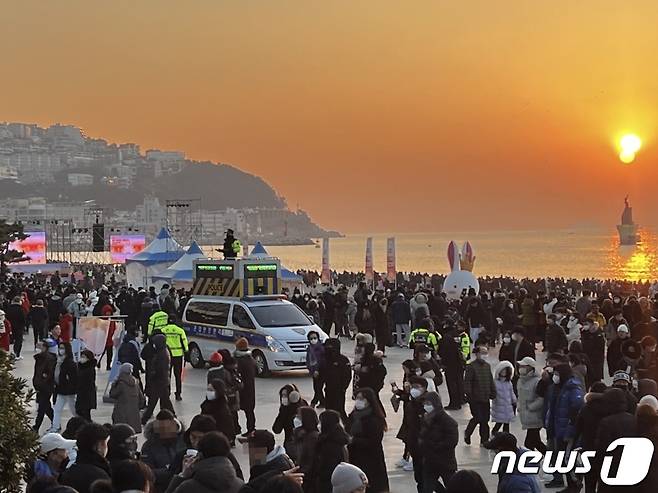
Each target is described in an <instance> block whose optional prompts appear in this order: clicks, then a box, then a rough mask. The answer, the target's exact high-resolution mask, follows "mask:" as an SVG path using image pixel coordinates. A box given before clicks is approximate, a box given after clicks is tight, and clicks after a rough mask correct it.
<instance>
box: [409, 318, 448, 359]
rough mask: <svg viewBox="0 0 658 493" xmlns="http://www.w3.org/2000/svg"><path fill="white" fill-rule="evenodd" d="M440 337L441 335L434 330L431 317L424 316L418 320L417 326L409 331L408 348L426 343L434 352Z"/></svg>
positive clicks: (436, 349)
mask: <svg viewBox="0 0 658 493" xmlns="http://www.w3.org/2000/svg"><path fill="white" fill-rule="evenodd" d="M440 339H441V335H440V334H437V333H436V332H435V331H434V323H433V322H432V319H431V318H429V317H426V318H424V319H422V320H421V321H420V322H418V326H417V328H415V329H414V330H413V331H412V332H411V335H410V336H409V348H411V349H413V348H414V345H416V344H426V345H427V346H429V348H430V349H431V350H432V352H433V353H435V354H436V352H437V351H438V349H439V340H440Z"/></svg>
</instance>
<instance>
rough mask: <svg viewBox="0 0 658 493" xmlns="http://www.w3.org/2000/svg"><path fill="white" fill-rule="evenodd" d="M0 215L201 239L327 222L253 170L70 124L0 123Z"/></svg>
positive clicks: (282, 232)
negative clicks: (291, 202)
mask: <svg viewBox="0 0 658 493" xmlns="http://www.w3.org/2000/svg"><path fill="white" fill-rule="evenodd" d="M0 197H2V200H0V214H1V215H2V217H5V218H7V219H8V220H16V221H22V222H24V223H26V224H28V225H29V226H30V227H34V228H39V227H40V226H41V227H42V226H43V225H45V224H47V223H53V222H54V221H57V222H58V223H66V224H71V225H72V226H73V227H74V228H75V229H76V230H77V229H80V228H82V229H83V231H85V230H86V229H88V228H89V227H90V225H91V224H92V223H93V222H95V221H99V220H101V221H102V222H104V223H105V224H106V225H111V227H112V231H113V232H115V231H116V232H135V231H138V232H144V233H146V234H147V236H151V235H154V234H155V232H157V231H158V230H159V228H160V227H162V226H169V227H170V228H171V229H173V230H176V229H178V230H180V229H181V228H183V229H185V230H186V231H187V232H188V233H189V232H190V231H192V233H189V234H188V236H190V235H192V236H196V237H197V239H200V240H201V241H202V242H203V243H206V244H211V243H216V242H218V241H220V240H221V237H222V236H223V233H224V231H225V230H226V229H227V228H232V229H234V230H235V231H236V232H237V233H238V234H239V235H240V236H241V237H243V238H244V239H245V240H247V241H254V240H257V239H261V240H264V241H266V242H269V243H270V244H279V243H289V244H294V243H306V242H308V241H310V240H309V239H310V238H314V237H319V236H325V235H331V236H333V235H336V234H337V233H335V232H329V231H325V230H323V229H322V228H320V227H319V226H317V225H316V224H314V223H313V221H312V220H311V219H310V218H309V216H308V215H307V214H306V213H305V212H304V211H301V210H298V211H291V210H289V209H288V208H287V204H286V201H285V199H284V198H283V197H281V196H279V195H278V194H277V193H276V191H275V190H274V189H273V188H272V187H271V186H270V185H268V184H267V183H266V182H265V181H264V180H263V179H261V178H260V177H257V176H254V175H251V174H249V173H246V172H244V171H241V170H239V169H238V168H236V167H234V166H231V165H227V164H215V163H211V162H197V161H192V160H189V159H187V158H186V157H185V154H184V153H183V152H180V151H162V150H159V149H149V150H147V151H145V152H142V151H141V149H140V147H139V145H137V144H133V143H127V144H114V143H109V142H107V141H106V140H103V139H98V138H90V137H88V136H86V135H85V134H84V132H83V131H82V130H81V129H79V128H77V127H74V126H71V125H60V124H56V125H52V126H50V127H48V128H42V127H39V126H37V125H34V124H24V123H4V124H3V123H0Z"/></svg>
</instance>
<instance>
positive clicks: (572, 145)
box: [0, 0, 658, 232]
mask: <svg viewBox="0 0 658 493" xmlns="http://www.w3.org/2000/svg"><path fill="white" fill-rule="evenodd" d="M503 6H504V7H503ZM656 25H658V2H655V0H646V1H640V0H634V1H633V2H619V1H608V0H590V1H582V0H581V1H578V2H573V1H566V0H564V1H554V2H534V1H533V2H528V1H507V2H493V1H490V0H471V1H467V2H454V1H451V2H449V1H440V0H427V1H424V0H414V1H412V2H410V1H388V0H370V1H361V0H345V1H343V0H331V1H319V0H299V1H293V0H272V1H262V0H239V1H237V0H235V1H220V0H189V1H185V2H181V1H173V0H171V1H170V0H148V1H147V0H140V1H139V2H134V1H127V0H113V1H112V2H89V1H88V0H64V1H60V2H43V1H42V0H21V1H20V2H5V4H4V5H3V6H2V15H0V46H2V48H3V57H2V58H3V59H2V70H1V71H0V121H2V120H6V121H23V122H36V123H39V124H42V125H48V124H50V123H53V122H63V123H71V124H75V125H79V126H81V127H83V128H84V129H85V131H86V133H87V134H88V135H91V136H101V137H105V138H107V139H108V140H110V141H113V142H127V141H130V142H137V143H139V144H141V146H142V149H148V148H150V147H158V148H162V149H177V150H184V151H185V152H186V154H187V155H188V156H189V157H191V158H195V159H210V160H214V161H221V162H226V163H231V164H234V165H236V166H238V167H240V168H242V169H244V170H246V171H249V172H252V173H255V174H258V175H261V176H262V177H263V178H265V179H266V180H267V181H268V182H269V183H271V184H272V185H273V186H274V187H275V188H276V189H277V190H278V191H279V193H281V194H283V195H284V196H285V197H286V198H287V199H288V203H289V204H290V206H291V207H294V206H295V205H296V204H297V203H299V205H300V206H301V207H303V208H305V209H307V210H308V211H309V212H310V214H311V215H312V217H313V218H314V219H316V220H317V221H318V222H319V223H320V224H322V225H323V226H325V227H329V228H337V229H340V230H342V231H346V232H350V231H359V232H376V231H397V232H403V231H441V230H446V229H450V230H454V229H461V230H469V229H482V228H496V229H498V228H539V227H542V226H546V227H569V226H572V225H575V224H598V225H611V224H613V223H615V222H616V221H617V220H618V219H619V214H620V212H621V208H622V199H623V196H624V194H625V193H626V192H629V193H631V196H632V197H631V199H632V201H633V205H634V206H635V215H636V220H637V221H639V222H641V223H643V224H658V208H657V207H655V199H654V197H655V188H656V184H657V183H658V169H657V168H656V166H655V163H656V162H658V151H656V146H655V145H654V144H655V141H656V138H657V135H656V131H655V128H656V124H657V118H656V111H658V64H657V63H656V54H657V53H658V29H656ZM624 130H631V131H634V132H636V133H638V134H639V135H640V136H641V137H642V139H643V141H644V148H643V149H642V151H640V153H639V154H638V158H637V160H636V162H635V163H634V164H633V165H631V166H628V167H624V166H623V165H621V164H620V163H619V161H618V159H617V156H616V152H617V151H616V149H615V148H614V141H615V138H617V137H618V136H619V134H620V132H622V131H624Z"/></svg>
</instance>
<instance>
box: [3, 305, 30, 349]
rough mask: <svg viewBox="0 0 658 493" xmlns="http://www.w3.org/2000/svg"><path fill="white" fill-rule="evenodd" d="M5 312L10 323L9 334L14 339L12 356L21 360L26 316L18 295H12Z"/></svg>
mask: <svg viewBox="0 0 658 493" xmlns="http://www.w3.org/2000/svg"><path fill="white" fill-rule="evenodd" d="M5 312H6V314H5V316H6V318H7V320H9V323H10V324H11V334H12V338H13V340H14V356H16V359H17V360H21V359H23V357H22V356H21V350H22V349H23V337H24V335H25V328H26V325H27V317H26V316H25V312H24V311H23V307H22V306H21V298H20V296H16V297H14V299H13V300H12V302H11V304H10V305H9V306H8V307H7V309H6V310H5Z"/></svg>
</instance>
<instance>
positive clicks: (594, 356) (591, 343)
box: [582, 319, 606, 382]
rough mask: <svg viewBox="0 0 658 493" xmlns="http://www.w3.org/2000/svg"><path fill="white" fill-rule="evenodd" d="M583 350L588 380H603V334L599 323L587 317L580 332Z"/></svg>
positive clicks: (604, 344)
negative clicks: (586, 360) (585, 357)
mask: <svg viewBox="0 0 658 493" xmlns="http://www.w3.org/2000/svg"><path fill="white" fill-rule="evenodd" d="M582 343H583V352H584V353H585V354H586V355H587V359H588V360H589V364H588V365H587V376H588V378H587V380H588V382H598V381H599V380H603V364H604V362H605V346H606V343H605V336H604V334H603V330H602V328H601V327H599V324H598V323H597V322H596V321H595V320H593V319H587V322H586V323H585V326H584V327H583V333H582Z"/></svg>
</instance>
